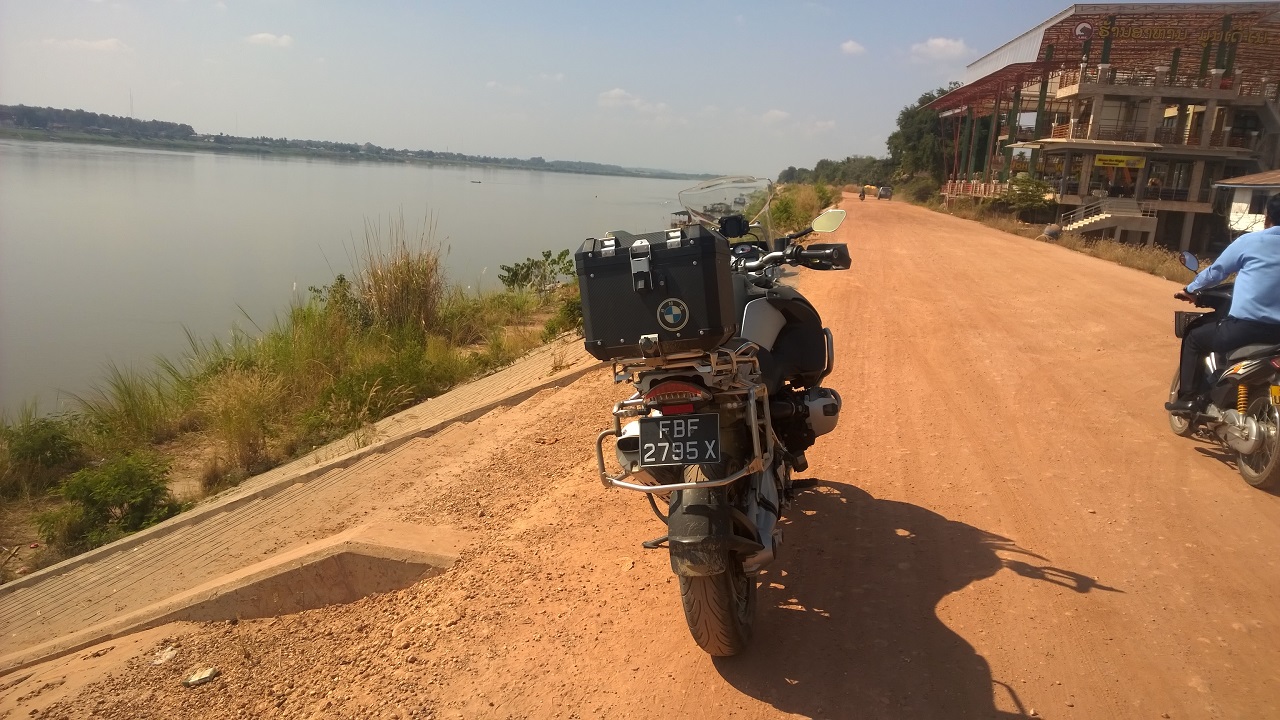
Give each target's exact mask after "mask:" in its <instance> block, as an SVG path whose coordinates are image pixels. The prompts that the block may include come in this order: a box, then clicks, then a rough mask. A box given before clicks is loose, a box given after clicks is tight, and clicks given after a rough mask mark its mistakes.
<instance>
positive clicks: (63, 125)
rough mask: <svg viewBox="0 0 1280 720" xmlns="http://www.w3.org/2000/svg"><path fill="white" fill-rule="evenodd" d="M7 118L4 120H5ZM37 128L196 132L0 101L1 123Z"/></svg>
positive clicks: (166, 135) (173, 135)
mask: <svg viewBox="0 0 1280 720" xmlns="http://www.w3.org/2000/svg"><path fill="white" fill-rule="evenodd" d="M6 121H7V122H6ZM7 123H12V124H13V126H14V127H20V128H33V129H38V130H70V131H73V132H88V133H92V132H96V131H112V132H115V133H121V134H124V135H128V136H130V137H136V138H161V139H165V140H182V139H186V138H189V137H191V136H192V135H195V134H196V131H195V130H193V129H192V128H191V126H190V125H187V124H185V123H172V122H165V121H163V120H137V119H134V118H129V117H120V116H118V115H102V114H100V113H95V112H87V111H85V110H65V109H63V110H60V109H58V108H50V107H45V108H40V107H27V106H26V105H0V124H7Z"/></svg>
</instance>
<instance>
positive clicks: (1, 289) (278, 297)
mask: <svg viewBox="0 0 1280 720" xmlns="http://www.w3.org/2000/svg"><path fill="white" fill-rule="evenodd" d="M476 181H479V182H476ZM692 184H694V183H693V182H692V181H681V180H649V179H637V178H622V177H604V176H588V175H571V174H565V173H545V172H534V171H526V170H506V169H496V168H481V167H447V166H427V165H406V164H383V163H339V162H333V161H328V160H314V159H308V158H283V159H280V158H271V157H258V156H245V155H218V154H213V153H179V152H165V151H155V150H138V149H127V148H113V147H104V146H93V145H73V144H63V143H36V142H20V141H5V140H0V409H3V410H4V411H6V412H8V413H9V414H10V416H12V414H13V413H14V411H15V410H16V409H17V408H18V406H19V405H20V404H21V403H23V402H27V401H31V400H35V401H37V402H38V403H39V409H40V410H41V412H48V411H54V410H60V409H64V408H66V407H67V406H68V403H69V399H68V393H84V392H86V391H88V390H89V389H90V388H91V387H92V386H93V385H94V384H95V383H96V382H97V381H98V380H99V379H100V378H102V377H103V372H102V370H103V367H104V366H105V364H106V363H107V362H114V363H116V364H117V365H121V366H132V367H134V368H136V369H139V370H149V369H150V368H151V367H152V361H153V359H154V358H155V357H156V356H160V355H163V356H167V357H170V358H175V359H176V358H179V357H180V356H181V355H182V353H183V351H184V350H185V348H186V344H187V343H186V339H185V335H184V333H183V328H184V327H186V328H189V329H190V330H191V331H192V332H193V333H194V334H195V335H196V337H199V338H202V339H207V338H211V337H214V336H222V337H225V336H226V335H227V334H228V333H229V332H230V329H231V328H232V326H233V325H239V326H240V327H242V328H246V329H249V330H253V327H254V326H253V324H251V323H250V319H252V322H253V323H256V324H257V325H258V326H261V327H263V328H266V327H269V326H270V324H271V323H272V322H273V321H274V318H275V317H276V316H277V315H283V313H284V312H285V310H287V308H288V307H289V304H290V303H291V302H292V301H293V300H294V299H295V298H297V299H301V298H303V297H305V295H306V292H307V288H308V287H309V286H312V285H315V286H319V285H326V284H328V283H329V282H330V281H331V280H332V279H333V277H334V276H335V275H336V274H338V273H346V274H348V276H350V274H351V269H352V265H353V263H354V258H355V257H356V255H357V253H363V252H364V251H365V247H366V246H365V240H364V238H365V226H366V223H374V224H380V225H381V227H382V228H383V230H384V235H385V229H386V227H387V225H388V222H389V220H390V219H392V218H399V217H403V218H404V223H405V226H406V228H407V229H408V230H409V232H410V233H411V234H415V235H416V232H417V231H418V230H420V229H422V228H423V227H424V226H425V225H427V224H428V223H427V221H426V218H427V217H428V215H432V216H434V225H435V238H436V240H437V241H438V242H440V243H441V245H443V246H445V247H447V250H448V255H447V258H446V261H445V264H446V267H447V269H448V272H449V276H450V278H451V279H452V280H453V281H454V282H455V284H460V285H470V286H472V287H473V288H476V287H483V288H486V289H495V288H498V287H500V283H499V282H498V280H497V275H498V267H497V266H498V265H500V264H511V263H512V262H515V261H519V260H523V259H524V258H526V257H530V256H535V255H539V254H540V253H541V251H543V250H555V251H559V250H561V249H565V248H569V249H576V248H577V246H578V245H579V244H580V243H581V241H582V240H583V239H584V238H586V237H590V236H593V235H599V234H601V233H603V232H605V231H607V230H615V229H626V230H630V231H632V232H647V231H652V230H659V229H663V228H665V227H667V224H668V221H669V220H670V213H672V212H674V211H675V210H678V209H679V206H678V205H677V203H676V193H677V192H678V191H679V190H681V189H683V188H685V187H688V186H690V185H692ZM246 316H247V317H246Z"/></svg>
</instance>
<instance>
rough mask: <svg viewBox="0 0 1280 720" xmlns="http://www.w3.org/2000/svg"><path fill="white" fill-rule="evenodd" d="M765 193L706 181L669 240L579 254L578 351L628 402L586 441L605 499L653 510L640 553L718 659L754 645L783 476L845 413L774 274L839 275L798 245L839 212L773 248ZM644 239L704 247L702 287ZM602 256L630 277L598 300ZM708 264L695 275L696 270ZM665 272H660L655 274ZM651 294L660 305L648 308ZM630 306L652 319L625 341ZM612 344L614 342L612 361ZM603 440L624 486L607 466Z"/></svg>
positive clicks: (829, 346) (830, 261)
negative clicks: (605, 371) (657, 525)
mask: <svg viewBox="0 0 1280 720" xmlns="http://www.w3.org/2000/svg"><path fill="white" fill-rule="evenodd" d="M771 187H772V186H771V185H769V184H768V183H767V181H760V180H756V179H755V178H726V179H718V180H714V181H709V182H706V183H703V184H701V185H698V186H696V187H694V188H690V189H689V190H686V191H684V192H682V193H680V202H681V205H683V206H684V208H685V209H686V211H688V213H689V215H690V218H691V222H690V223H689V224H688V225H686V226H685V227H683V228H680V229H677V230H669V231H667V232H666V234H665V235H664V234H663V233H652V234H650V236H638V235H629V234H627V233H622V232H614V233H610V234H609V235H608V236H606V237H607V240H605V239H592V240H588V241H587V243H584V246H583V250H582V251H579V253H578V255H577V256H576V263H577V266H578V275H579V282H580V287H581V289H582V291H583V296H582V297H583V316H584V336H585V337H586V345H587V349H588V351H591V352H593V354H595V355H596V356H597V357H608V358H609V359H612V360H613V367H614V373H615V375H614V376H615V381H616V382H619V383H621V382H630V383H633V384H634V385H635V388H636V389H635V392H634V394H633V395H631V397H629V398H628V399H626V400H623V401H621V402H619V403H617V404H615V405H614V407H613V413H612V414H613V426H612V428H609V429H606V430H604V431H603V432H601V433H600V435H599V437H598V438H597V440H596V460H597V463H598V466H599V474H600V479H601V481H602V482H603V483H604V485H605V486H606V487H612V488H622V489H626V490H632V491H636V492H641V493H644V494H645V495H646V496H647V498H648V501H649V504H650V506H651V507H652V509H653V511H654V513H655V514H656V515H657V516H658V518H659V519H660V520H661V521H662V522H663V523H664V524H665V525H666V534H665V535H663V536H661V537H659V538H656V539H655V540H650V541H647V542H645V543H643V546H644V547H645V548H649V549H657V548H660V547H661V546H662V545H663V544H666V545H667V547H668V549H669V554H670V562H671V569H672V572H674V573H675V575H676V576H677V577H678V579H679V586H680V597H681V601H682V604H683V608H684V615H685V621H686V624H687V625H688V627H689V631H690V633H691V635H692V636H693V639H694V641H695V642H696V643H697V644H698V645H699V646H700V647H701V648H702V649H703V650H705V651H706V652H708V653H710V654H711V655H716V656H727V655H734V654H737V653H739V652H742V651H743V650H744V649H745V648H746V647H747V646H748V644H749V642H750V639H751V635H752V626H753V623H754V614H755V606H756V584H757V580H756V576H757V575H759V573H760V572H761V570H763V569H764V568H765V567H767V566H768V565H769V564H770V563H772V562H773V561H774V560H775V559H776V558H777V555H778V552H779V550H780V549H781V546H782V540H783V537H782V531H781V529H780V528H779V527H778V524H779V520H780V519H781V517H782V515H783V512H784V511H785V510H786V509H787V507H788V505H789V503H790V501H791V499H792V497H793V491H794V489H793V486H792V475H793V473H795V472H803V471H804V470H805V469H807V468H808V461H807V459H806V457H805V451H806V450H807V449H808V448H809V447H811V446H812V445H813V444H814V442H815V440H816V439H817V437H818V436H820V435H824V434H826V433H829V432H831V431H832V430H833V429H834V428H835V426H836V423H837V421H838V419H839V415H840V405H841V401H840V395H839V394H838V393H837V392H836V391H835V390H833V389H830V388H825V387H823V386H822V385H821V382H822V380H823V379H824V378H826V377H827V376H828V375H829V374H830V373H831V370H832V367H833V362H834V357H833V355H834V352H833V350H834V346H833V338H832V335H831V331H830V330H828V329H826V328H824V327H823V325H822V321H821V319H820V318H819V315H818V312H817V310H816V309H814V307H813V305H812V304H810V303H809V302H808V301H807V300H806V299H805V298H804V297H803V296H802V295H801V294H800V293H799V292H797V291H796V290H795V289H794V288H792V287H789V286H787V285H785V284H783V283H782V282H781V276H782V266H784V265H792V266H797V265H798V266H803V267H806V268H809V269H813V270H845V269H848V268H849V265H850V258H849V251H848V248H847V246H846V245H844V244H812V245H808V246H805V245H802V244H800V243H799V242H798V241H799V240H801V239H802V238H805V237H807V236H808V235H810V234H811V233H827V232H833V231H835V230H836V229H837V228H838V227H839V226H840V224H841V223H842V222H843V220H844V216H845V211H843V210H827V211H825V212H823V213H822V214H821V215H819V216H818V217H817V218H816V219H815V220H814V221H813V222H812V223H811V224H810V226H809V227H807V228H805V229H804V230H801V231H799V232H794V233H791V234H788V235H783V236H781V237H777V238H774V237H771V233H770V231H771V228H770V222H769V199H770V198H771V194H770V193H771ZM726 198H727V199H726ZM735 211H738V212H735ZM741 211H745V212H746V213H748V214H747V215H743V214H740V212H741ZM748 216H750V217H752V218H753V221H752V222H748V220H747V217H748ZM646 239H647V241H646ZM654 241H656V243H657V246H658V247H659V248H662V247H664V244H665V247H667V248H668V249H670V248H676V249H677V250H679V249H684V250H685V251H686V252H687V250H688V248H689V247H691V246H693V245H701V244H708V243H709V244H710V245H713V246H714V247H715V248H716V253H715V257H716V260H715V271H714V273H713V272H711V271H709V270H703V271H702V272H705V273H707V274H705V275H699V276H698V280H699V282H700V283H702V284H703V285H704V287H703V288H700V289H698V290H696V291H695V290H694V289H693V288H692V286H691V285H690V284H689V283H683V284H682V283H681V282H680V276H679V273H680V272H683V271H688V270H694V269H696V268H695V267H694V266H698V263H699V259H697V258H695V257H694V256H690V255H688V254H686V255H684V256H682V257H683V259H680V258H677V257H676V256H675V255H674V254H671V253H674V252H675V251H670V250H669V254H668V255H664V256H660V255H659V254H657V252H656V251H651V250H649V249H645V250H640V251H637V248H639V247H641V246H642V245H648V246H650V247H652V245H653V244H654ZM610 249H612V250H613V251H614V252H615V253H618V254H620V253H623V252H624V250H625V251H626V253H627V255H626V257H627V259H628V260H629V261H630V264H629V265H625V264H623V265H622V267H621V270H622V273H623V276H622V277H621V281H623V282H626V283H630V286H624V287H622V288H621V289H614V290H610V289H607V288H603V287H601V282H602V278H603V277H604V276H606V275H608V273H607V272H604V271H603V268H604V265H603V263H604V262H605V261H606V260H607V259H608V257H607V256H605V255H603V253H606V252H608V251H609V250H610ZM726 250H727V252H725V251H726ZM645 253H648V254H645ZM703 257H704V265H703V266H699V267H703V268H705V266H706V262H705V256H703ZM690 263H692V265H690ZM664 267H665V268H667V272H665V274H664V273H660V272H656V270H657V269H659V268H664ZM597 270H598V271H600V272H599V273H597V272H594V271H597ZM628 270H629V271H632V272H630V273H629V274H627V271H628ZM613 285H614V286H616V285H618V281H617V279H615V281H614V282H613ZM675 286H682V287H683V293H684V294H683V295H681V296H680V297H681V298H682V299H680V298H671V297H666V296H667V295H668V293H671V292H674V290H673V289H672V288H673V287H675ZM712 286H714V287H712ZM645 288H654V289H656V290H658V292H657V293H656V295H654V296H653V298H652V299H650V300H645V299H644V292H645ZM664 288H665V289H664ZM610 292H612V293H613V294H612V295H610V294H609V293H610ZM698 293H704V294H705V295H707V296H710V297H711V298H712V300H709V301H707V302H706V303H705V308H703V307H702V303H701V302H700V301H694V300H690V299H689V298H690V297H691V296H694V295H697V294H698ZM606 298H607V299H609V300H612V302H608V303H607V308H608V313H607V315H604V314H602V310H601V309H600V308H599V307H597V306H598V305H601V304H604V303H605V302H606V300H605V299H606ZM717 298H718V299H719V301H721V302H722V303H723V307H722V309H723V310H724V311H725V313H724V314H725V317H724V318H723V320H724V322H723V324H724V329H723V331H721V330H720V329H719V328H720V324H718V321H717V320H715V319H714V318H713V317H712V316H714V315H716V313H715V312H714V308H715V307H717V306H720V304H721V302H716V301H715V300H716V299H717ZM628 304H635V305H636V306H637V307H643V311H642V312H644V313H647V312H648V311H651V310H652V311H654V314H653V315H648V318H652V319H648V320H647V325H646V324H645V323H644V322H640V323H637V324H636V325H634V326H632V331H631V333H632V335H633V336H634V335H635V334H639V338H638V339H637V341H636V342H634V343H632V342H631V341H630V340H628V339H627V338H626V337H619V336H623V335H624V331H622V330H616V327H617V326H618V323H619V322H623V321H620V320H619V317H620V316H626V315H628V312H629V311H628V310H627V307H628V306H629V305H628ZM694 306H697V307H694ZM699 308H702V309H701V310H700V309H699ZM638 312H640V311H638ZM700 312H705V313H706V315H707V317H706V318H702V319H700V320H698V323H700V325H701V326H702V329H701V330H700V331H699V334H698V335H697V336H696V337H695V336H694V333H693V332H692V331H691V330H688V329H686V330H685V331H684V332H683V333H682V332H681V331H680V328H686V327H692V326H694V324H695V323H694V318H693V316H695V315H698V314H699V313H700ZM708 318H710V319H708ZM685 322H688V323H689V325H688V326H686V325H684V324H683V323H685ZM624 324H625V323H624ZM606 326H607V328H609V329H615V330H614V332H613V333H612V334H610V330H609V329H606ZM708 327H709V328H710V329H708ZM698 338H703V339H698ZM615 339H617V340H619V341H620V342H619V344H617V345H615V346H614V349H612V350H610V349H608V344H609V343H614V342H615ZM621 341H626V342H625V343H621ZM609 438H613V440H614V448H613V450H614V452H613V455H614V457H615V458H616V460H617V462H618V464H619V466H620V467H621V470H620V472H617V471H616V472H610V470H609V468H608V467H607V466H606V462H605V443H606V441H607V440H608V439H609Z"/></svg>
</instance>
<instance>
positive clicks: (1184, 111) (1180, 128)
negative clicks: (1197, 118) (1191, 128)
mask: <svg viewBox="0 0 1280 720" xmlns="http://www.w3.org/2000/svg"><path fill="white" fill-rule="evenodd" d="M1189 109H1190V107H1189V106H1188V105H1187V104H1186V103H1185V102H1180V103H1178V122H1176V123H1174V126H1175V127H1176V128H1177V133H1176V135H1177V138H1178V144H1179V145H1182V144H1183V143H1184V142H1185V138H1186V136H1187V126H1188V125H1189V124H1190V122H1189V120H1188V115H1189V114H1190V113H1189Z"/></svg>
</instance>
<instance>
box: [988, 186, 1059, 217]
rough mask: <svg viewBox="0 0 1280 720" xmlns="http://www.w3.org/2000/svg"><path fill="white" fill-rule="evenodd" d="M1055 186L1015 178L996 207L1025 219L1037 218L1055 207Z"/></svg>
mask: <svg viewBox="0 0 1280 720" xmlns="http://www.w3.org/2000/svg"><path fill="white" fill-rule="evenodd" d="M1053 198H1054V194H1053V186H1052V185H1050V184H1049V183H1047V182H1045V181H1043V180H1033V179H1032V178H1029V177H1015V178H1013V179H1012V180H1010V181H1009V187H1008V188H1007V189H1006V190H1005V194H1004V197H1002V198H1000V199H999V200H998V201H996V205H997V206H998V207H999V208H1000V209H1002V210H1005V211H1007V212H1011V213H1014V214H1015V215H1018V216H1019V217H1022V218H1024V219H1031V218H1034V217H1037V216H1038V215H1040V214H1041V213H1044V212H1045V211H1047V210H1049V209H1050V208H1052V207H1054V205H1055V202H1054V199H1053Z"/></svg>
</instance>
